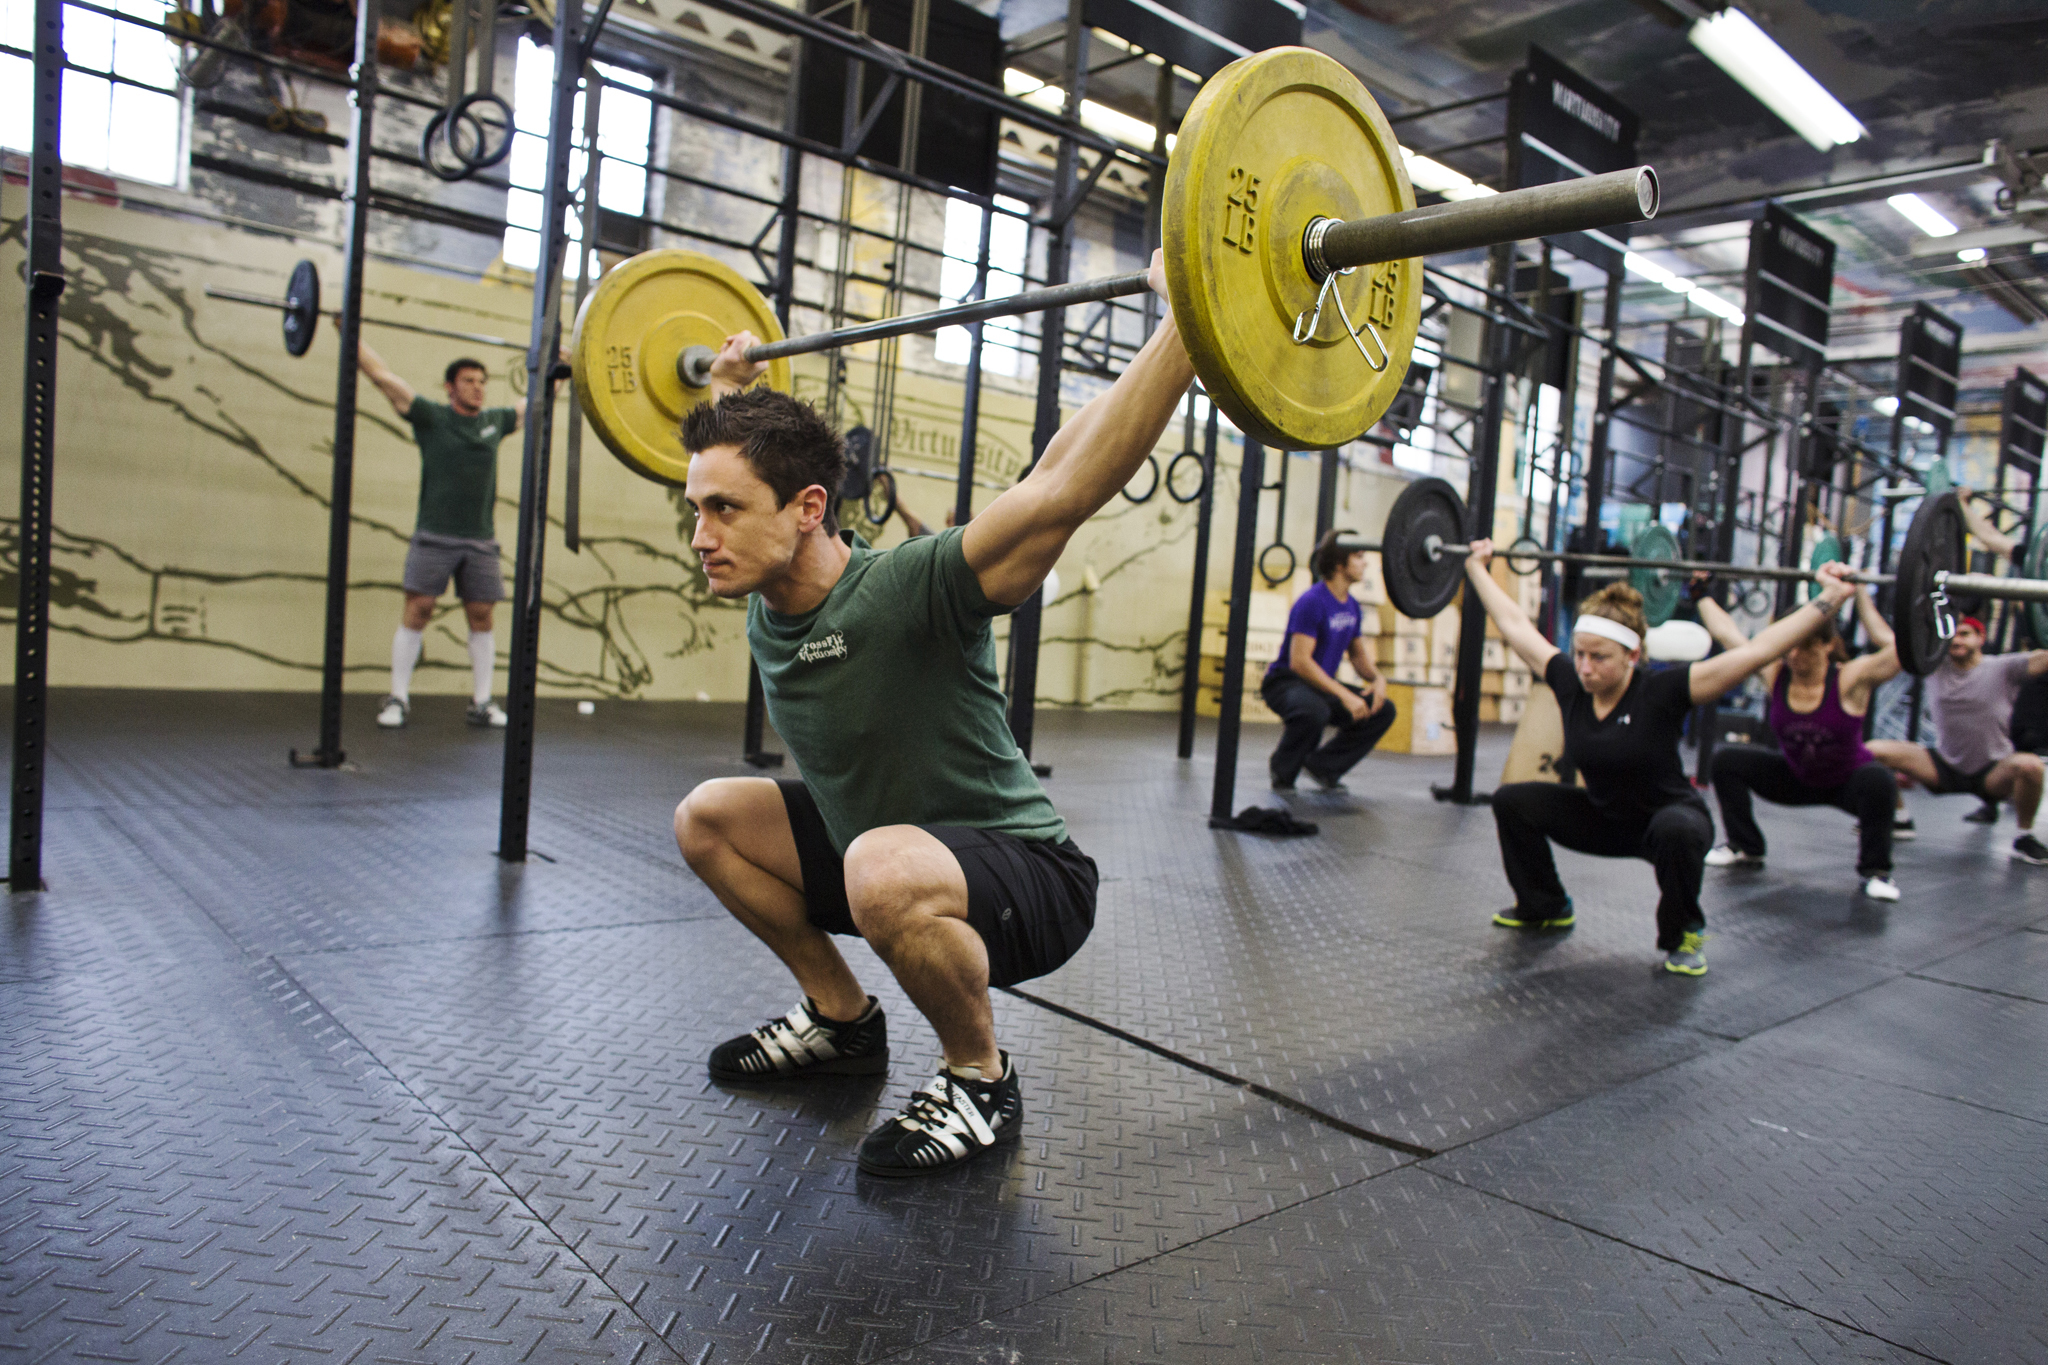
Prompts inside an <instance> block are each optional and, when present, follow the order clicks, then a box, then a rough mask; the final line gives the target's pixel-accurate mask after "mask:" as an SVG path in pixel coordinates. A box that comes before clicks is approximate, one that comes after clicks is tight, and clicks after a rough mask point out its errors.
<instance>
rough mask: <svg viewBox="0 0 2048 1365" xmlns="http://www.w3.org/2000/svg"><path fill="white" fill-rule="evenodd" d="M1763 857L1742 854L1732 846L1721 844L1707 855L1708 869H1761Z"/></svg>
mask: <svg viewBox="0 0 2048 1365" xmlns="http://www.w3.org/2000/svg"><path fill="white" fill-rule="evenodd" d="M1763 865H1764V860H1763V855H1762V854H1758V853H1744V852H1743V851H1742V850H1741V849H1739V848H1736V847H1735V846H1733V845H1732V844H1721V845H1718V846H1717V847H1715V848H1714V849H1712V850H1711V851H1709V852H1708V854H1707V866H1708V867H1762V866H1763Z"/></svg>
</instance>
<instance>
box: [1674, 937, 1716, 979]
mask: <svg viewBox="0 0 2048 1365" xmlns="http://www.w3.org/2000/svg"><path fill="white" fill-rule="evenodd" d="M1706 942H1707V936H1706V935H1705V934H1702V933H1700V932H1699V931H1697V930H1687V931H1686V935H1685V937H1684V938H1682V939H1680V940H1679V941H1678V946H1677V947H1676V948H1673V949H1672V950H1671V951H1670V952H1669V953H1667V954H1665V957H1664V970H1665V971H1667V972H1676V973H1678V975H1680V976H1705V975H1706V974H1707V955H1706V952H1705V948H1706Z"/></svg>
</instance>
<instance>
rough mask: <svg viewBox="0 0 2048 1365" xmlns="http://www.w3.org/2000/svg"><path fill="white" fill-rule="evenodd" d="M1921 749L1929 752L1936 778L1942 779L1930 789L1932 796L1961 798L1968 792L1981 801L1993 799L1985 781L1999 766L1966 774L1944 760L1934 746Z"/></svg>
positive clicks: (1989, 766)
mask: <svg viewBox="0 0 2048 1365" xmlns="http://www.w3.org/2000/svg"><path fill="white" fill-rule="evenodd" d="M1921 747H1923V748H1925V749H1926V750H1927V757H1928V758H1930V759H1932V760H1933V761H1934V772H1935V776H1937V777H1939V778H1940V779H1941V781H1940V782H1939V783H1938V784H1937V785H1935V786H1934V787H1932V788H1930V792H1931V794H1932V795H1935V796H1961V795H1963V794H1964V793H1966V792H1967V793H1968V794H1969V795H1971V796H1974V797H1976V798H1977V799H1978V800H1979V801H1989V800H1990V799H1991V793H1990V792H1988V791H1986V790H1984V779H1985V778H1987V777H1989V776H1991V770H1992V769H1993V768H1995V767H1997V766H1998V765H1997V764H1996V763H1987V764H1985V765H1984V766H1983V767H1981V768H1979V769H1978V770H1977V771H1976V772H1973V773H1966V772H1964V771H1963V770H1962V769H1961V768H1958V767H1957V766H1956V765H1955V764H1953V763H1951V762H1949V761H1948V760H1947V759H1945V758H1943V757H1942V756H1941V751H1940V750H1939V749H1936V748H1935V747H1934V746H1933V745H1931V744H1928V745H1923V746H1921Z"/></svg>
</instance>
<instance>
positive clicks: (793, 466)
mask: <svg viewBox="0 0 2048 1365" xmlns="http://www.w3.org/2000/svg"><path fill="white" fill-rule="evenodd" d="M682 438H683V449H684V450H687V451H689V452H690V453H691V454H693V455H694V454H696V453H697V452H698V451H700V450H709V449H711V448H712V447H713V446H737V447H738V448H739V452H740V454H741V455H742V456H744V457H745V458H746V461H747V463H748V464H749V465H752V466H753V469H754V472H755V473H756V474H758V475H760V476H761V481H762V482H763V483H765V484H767V485H768V486H769V487H770V488H772V489H773V490H775V498H776V506H778V507H787V506H789V503H790V499H792V498H794V497H795V496H796V495H797V494H799V493H801V492H803V491H804V490H805V489H806V488H809V487H811V486H812V485H816V486H817V487H819V488H822V489H824V490H825V530H826V531H827V532H828V533H829V534H832V535H837V534H839V516H838V512H837V509H836V504H837V502H838V500H839V486H840V484H841V483H843V482H844V481H845V479H846V442H845V441H843V440H841V439H840V436H839V433H838V432H836V431H834V430H833V429H832V425H831V423H829V422H827V421H826V420H825V418H824V417H823V415H821V414H820V413H819V412H818V410H817V409H816V408H814V407H812V406H811V405H810V404H809V403H806V402H803V401H802V400H800V399H796V398H791V397H790V396H789V395H788V394H786V393H778V392H776V391H775V390H774V389H771V388H769V387H767V386H766V385H756V386H755V387H753V388H751V389H742V390H740V391H739V392H738V393H729V394H727V395H725V397H723V398H721V399H719V400H718V401H717V402H715V403H700V404H699V405H698V406H696V407H694V408H691V409H690V411H689V412H688V413H687V414H685V415H684V417H683V426H682Z"/></svg>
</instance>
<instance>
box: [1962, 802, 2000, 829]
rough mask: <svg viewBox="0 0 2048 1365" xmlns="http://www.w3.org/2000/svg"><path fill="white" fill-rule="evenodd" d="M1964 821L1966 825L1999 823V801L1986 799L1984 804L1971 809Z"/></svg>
mask: <svg viewBox="0 0 2048 1365" xmlns="http://www.w3.org/2000/svg"><path fill="white" fill-rule="evenodd" d="M1963 823H1964V824H1966V825H1995V824H1997V823H1998V803H1997V802H1996V801H1986V802H1985V803H1984V804H1983V805H1981V806H1979V807H1977V809H1975V810H1973V811H1971V812H1970V813H1969V814H1968V815H1965V816H1964V817H1963Z"/></svg>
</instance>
